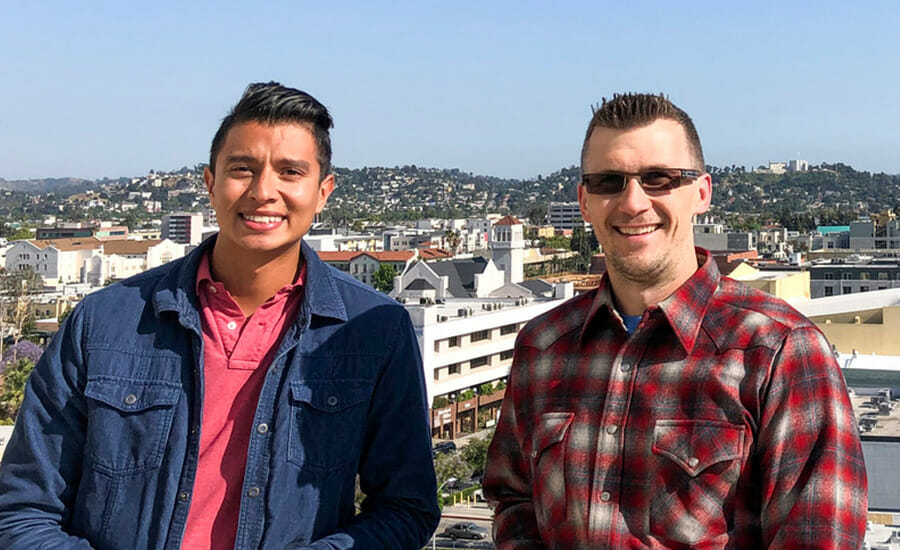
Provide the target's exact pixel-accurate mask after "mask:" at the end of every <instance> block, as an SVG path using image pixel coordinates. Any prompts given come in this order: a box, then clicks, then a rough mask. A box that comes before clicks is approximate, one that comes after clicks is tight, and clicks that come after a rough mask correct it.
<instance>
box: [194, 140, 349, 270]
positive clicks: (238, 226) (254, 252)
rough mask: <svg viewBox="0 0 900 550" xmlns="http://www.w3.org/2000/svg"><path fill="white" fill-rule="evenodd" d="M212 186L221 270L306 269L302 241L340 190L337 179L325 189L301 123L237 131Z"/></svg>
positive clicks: (209, 175)
mask: <svg viewBox="0 0 900 550" xmlns="http://www.w3.org/2000/svg"><path fill="white" fill-rule="evenodd" d="M204 179H205V181H206V188H207V190H208V191H209V200H210V203H212V206H213V208H214V209H215V211H216V217H217V218H218V221H219V236H218V239H217V240H216V245H215V250H214V253H213V254H214V256H215V258H216V260H217V261H216V263H217V264H219V265H228V264H229V263H232V262H242V263H244V262H248V261H250V262H254V263H256V264H258V265H260V264H261V263H265V262H268V261H271V260H272V259H275V258H278V257H280V256H282V255H289V256H290V257H291V258H295V259H296V260H297V261H299V257H300V239H301V238H302V237H303V236H304V235H305V234H306V232H307V231H308V230H309V227H310V225H312V221H313V218H314V217H315V215H316V214H317V213H319V212H321V211H322V209H323V208H324V207H325V202H326V201H327V200H328V195H330V194H331V191H332V190H333V189H334V176H333V175H331V174H329V175H328V176H326V177H325V178H324V179H322V180H321V181H320V167H319V163H318V161H317V160H316V142H315V139H314V138H313V135H312V133H311V132H310V131H309V130H308V129H307V128H306V127H305V126H303V125H300V124H294V123H284V124H275V125H268V124H262V123H259V122H244V123H239V124H235V125H234V126H233V127H232V128H231V129H230V130H229V131H228V135H227V136H226V138H225V142H224V144H223V146H222V149H221V150H220V151H219V153H218V155H217V157H216V165H215V173H213V172H212V171H211V170H210V169H209V168H207V169H206V171H205V172H204Z"/></svg>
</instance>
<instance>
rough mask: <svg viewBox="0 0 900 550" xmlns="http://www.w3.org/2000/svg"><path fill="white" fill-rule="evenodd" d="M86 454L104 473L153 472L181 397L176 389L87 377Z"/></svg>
mask: <svg viewBox="0 0 900 550" xmlns="http://www.w3.org/2000/svg"><path fill="white" fill-rule="evenodd" d="M84 395H85V396H86V397H87V398H88V400H87V408H88V411H87V418H88V420H87V434H86V441H85V447H86V453H87V455H88V457H89V458H90V463H91V466H92V467H93V468H94V469H95V470H98V471H101V472H105V473H107V474H132V473H137V472H141V471H146V470H152V469H156V468H159V466H160V464H162V459H163V455H164V454H165V446H166V441H167V440H168V438H169V430H170V429H171V427H172V418H173V417H174V415H175V405H176V404H177V403H178V400H179V399H180V396H181V384H179V383H178V382H169V381H164V380H141V379H132V378H126V377H118V376H104V375H89V376H88V380H87V384H86V385H85V388H84Z"/></svg>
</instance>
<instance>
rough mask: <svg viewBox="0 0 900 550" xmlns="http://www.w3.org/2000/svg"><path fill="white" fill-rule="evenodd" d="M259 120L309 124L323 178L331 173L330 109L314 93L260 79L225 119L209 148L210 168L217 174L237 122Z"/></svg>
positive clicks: (272, 122)
mask: <svg viewBox="0 0 900 550" xmlns="http://www.w3.org/2000/svg"><path fill="white" fill-rule="evenodd" d="M244 122H259V123H262V124H269V125H275V124H283V123H295V124H299V125H301V126H304V127H305V128H307V129H308V130H309V131H310V132H311V133H312V135H313V139H315V141H316V159H317V160H318V161H319V169H320V173H319V178H320V180H321V179H324V178H325V176H327V175H328V174H330V173H331V136H330V135H329V133H328V131H329V130H330V129H331V128H332V127H334V121H333V120H332V119H331V115H330V114H329V113H328V109H327V108H325V106H324V105H322V104H321V103H319V101H317V100H316V98H314V97H313V96H311V95H309V94H308V93H306V92H302V91H300V90H297V89H294V88H288V87H287V86H282V85H281V84H279V83H278V82H257V83H254V84H250V85H249V86H247V89H246V90H245V91H244V95H243V96H241V99H240V101H238V102H237V104H236V105H235V106H234V107H233V108H232V109H231V112H230V113H228V115H227V116H226V117H225V118H223V119H222V124H221V125H220V126H219V130H218V131H217V132H216V135H215V137H213V140H212V146H211V147H210V149H209V170H210V171H211V172H212V173H213V174H215V172H216V158H217V157H218V156H219V151H221V150H222V146H223V145H224V144H225V138H226V136H227V135H228V131H229V130H231V128H232V127H233V126H234V125H235V124H241V123H244Z"/></svg>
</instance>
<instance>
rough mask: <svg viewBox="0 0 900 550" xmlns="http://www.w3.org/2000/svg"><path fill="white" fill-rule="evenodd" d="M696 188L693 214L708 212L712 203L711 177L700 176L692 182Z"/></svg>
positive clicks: (707, 175)
mask: <svg viewBox="0 0 900 550" xmlns="http://www.w3.org/2000/svg"><path fill="white" fill-rule="evenodd" d="M694 185H695V186H696V188H697V202H696V204H695V205H694V214H703V213H704V212H706V211H707V210H709V205H710V204H711V202H712V176H710V175H709V174H702V175H701V176H700V177H698V178H697V180H696V181H695V182H694Z"/></svg>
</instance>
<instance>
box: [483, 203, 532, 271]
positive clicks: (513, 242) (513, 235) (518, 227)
mask: <svg viewBox="0 0 900 550" xmlns="http://www.w3.org/2000/svg"><path fill="white" fill-rule="evenodd" d="M490 248H491V250H492V251H493V253H494V263H495V264H497V269H499V270H501V271H503V272H504V275H505V276H504V282H507V283H518V282H521V281H522V280H523V279H524V278H525V225H524V224H523V223H522V222H520V221H519V220H517V219H516V218H514V217H512V216H506V217H505V218H503V219H501V220H500V221H498V222H497V223H495V224H494V228H493V232H492V236H491V242H490Z"/></svg>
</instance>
